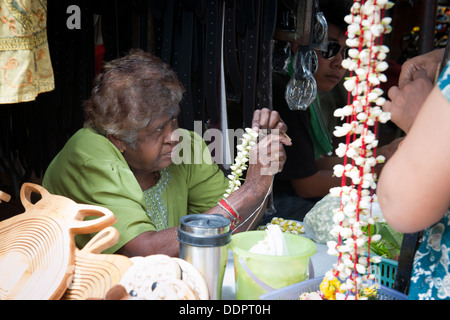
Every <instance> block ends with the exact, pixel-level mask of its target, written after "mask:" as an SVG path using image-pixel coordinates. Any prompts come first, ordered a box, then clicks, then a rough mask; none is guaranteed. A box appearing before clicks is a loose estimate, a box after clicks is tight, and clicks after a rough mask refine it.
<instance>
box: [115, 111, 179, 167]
mask: <svg viewBox="0 0 450 320" xmlns="http://www.w3.org/2000/svg"><path fill="white" fill-rule="evenodd" d="M179 113H180V108H179V107H177V108H176V111H175V112H174V113H172V114H165V115H161V116H158V117H156V118H155V119H153V120H152V122H151V123H150V124H149V125H148V126H147V127H145V128H144V129H141V130H139V132H138V136H137V143H136V149H135V150H133V149H131V148H127V149H126V151H125V152H124V153H123V156H124V158H125V160H126V161H127V163H128V165H129V166H130V168H131V170H132V171H133V172H155V171H158V170H161V169H164V168H167V167H168V166H169V165H170V164H171V163H172V159H171V155H172V150H173V148H174V147H175V146H176V145H177V143H178V142H179V141H178V137H177V135H176V134H173V133H174V131H175V130H176V129H178V121H177V117H178V114H179ZM172 134H173V135H172Z"/></svg>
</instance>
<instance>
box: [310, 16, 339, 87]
mask: <svg viewBox="0 0 450 320" xmlns="http://www.w3.org/2000/svg"><path fill="white" fill-rule="evenodd" d="M346 40H347V36H346V35H345V33H344V32H343V31H342V30H341V29H339V28H338V27H337V26H336V25H334V24H332V23H329V24H328V41H336V42H338V43H339V44H340V45H341V51H340V52H339V53H338V54H337V55H336V56H334V57H333V58H330V59H325V58H323V57H322V54H321V51H319V50H317V51H316V52H317V55H318V57H319V67H318V69H317V72H316V74H315V75H314V78H315V79H316V82H317V89H318V90H320V91H330V90H331V89H333V88H334V86H335V85H337V84H338V83H339V81H340V80H341V79H342V77H343V76H344V74H345V72H346V69H344V68H343V67H342V65H341V63H342V60H343V59H344V57H343V56H344V48H345V47H346V45H345V41H346Z"/></svg>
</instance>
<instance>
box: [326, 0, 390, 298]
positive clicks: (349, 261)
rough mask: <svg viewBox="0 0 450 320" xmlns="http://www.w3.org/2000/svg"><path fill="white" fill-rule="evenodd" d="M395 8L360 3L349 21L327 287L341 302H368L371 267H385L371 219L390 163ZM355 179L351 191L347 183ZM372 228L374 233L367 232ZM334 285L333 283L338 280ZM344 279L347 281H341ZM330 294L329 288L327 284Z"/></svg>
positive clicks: (368, 0)
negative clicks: (383, 128) (384, 135)
mask: <svg viewBox="0 0 450 320" xmlns="http://www.w3.org/2000/svg"><path fill="white" fill-rule="evenodd" d="M392 6H393V3H392V2H390V1H388V0H355V1H354V3H353V6H352V8H351V11H350V14H349V15H347V16H346V17H345V21H346V22H347V23H348V24H349V26H348V28H347V31H348V39H347V42H346V44H347V46H348V47H350V49H349V52H348V53H349V57H348V58H347V59H345V60H343V62H342V65H343V67H344V68H346V69H348V70H349V71H350V77H349V78H347V79H346V80H345V82H344V86H345V88H346V90H347V91H348V92H349V97H348V105H346V106H345V107H343V108H339V109H336V111H335V113H334V115H335V116H336V117H340V118H341V119H344V118H346V119H347V121H346V123H344V124H343V125H342V126H337V127H336V130H335V131H334V135H335V136H337V137H344V136H345V137H346V143H345V144H344V143H341V144H340V145H339V146H338V148H337V149H336V154H337V155H338V156H339V157H343V158H344V162H343V163H344V164H343V165H336V166H335V167H334V174H335V175H336V176H338V177H341V178H342V185H341V187H336V188H332V189H330V193H331V195H332V196H337V197H341V202H340V207H339V208H337V209H335V210H334V214H333V221H334V226H333V228H332V229H331V231H330V233H331V235H332V236H333V237H335V238H336V239H337V241H329V242H328V243H327V245H328V253H329V254H331V255H335V256H337V257H338V259H337V263H336V264H334V265H333V269H332V270H330V271H328V272H327V273H326V275H325V278H324V282H323V283H333V285H334V286H336V283H339V288H338V289H336V290H335V291H336V292H337V293H336V295H335V298H336V299H364V298H367V295H366V294H364V292H366V291H367V290H368V287H369V284H368V283H369V281H368V280H372V279H373V278H374V276H373V274H371V273H370V270H369V266H370V263H378V262H380V258H379V257H378V256H371V255H370V243H371V242H375V241H379V240H380V238H381V237H380V236H379V235H370V233H371V232H370V230H371V227H372V226H373V225H374V223H375V221H374V219H373V218H372V217H371V204H372V201H373V200H374V197H375V195H374V190H375V188H376V174H375V172H374V167H375V165H377V164H379V163H383V162H384V161H385V159H384V157H383V156H377V155H376V147H377V145H378V140H377V137H376V136H377V122H381V123H385V122H387V121H388V120H389V119H390V114H389V113H387V112H383V110H382V109H381V106H382V105H383V104H384V102H385V99H384V98H383V97H382V95H383V90H382V89H380V88H379V85H380V83H381V82H386V81H387V78H386V75H385V74H383V72H384V71H385V70H386V69H387V68H388V64H387V63H386V62H385V61H384V60H385V58H386V56H387V53H388V52H389V48H388V47H387V46H385V45H383V43H382V35H383V34H386V33H389V32H390V31H391V26H390V23H391V18H389V17H384V13H385V10H386V9H390V8H391V7H392ZM347 180H350V181H351V183H350V186H347V185H346V181H347ZM365 228H367V229H368V230H369V232H367V233H365V232H364V231H363V230H364V229H365ZM335 279H336V281H334V282H333V280H335ZM337 279H340V280H341V281H342V282H339V281H338V280H337ZM322 287H324V288H323V290H322V292H323V291H324V290H326V288H325V287H327V286H326V285H323V286H322Z"/></svg>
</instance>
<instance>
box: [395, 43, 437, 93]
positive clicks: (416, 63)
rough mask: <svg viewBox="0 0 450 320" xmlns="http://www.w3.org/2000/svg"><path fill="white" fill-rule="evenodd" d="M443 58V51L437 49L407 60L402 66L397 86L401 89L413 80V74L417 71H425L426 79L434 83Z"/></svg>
mask: <svg viewBox="0 0 450 320" xmlns="http://www.w3.org/2000/svg"><path fill="white" fill-rule="evenodd" d="M443 56H444V49H437V50H433V51H430V52H428V53H425V54H422V55H420V56H416V57H414V58H411V59H409V60H407V61H406V62H405V63H403V65H402V71H401V73H400V77H399V79H398V86H399V87H400V88H401V87H403V86H404V85H405V84H406V83H409V82H411V81H412V80H414V73H415V72H416V71H418V70H422V71H425V73H426V76H427V77H428V79H430V81H432V82H434V80H435V78H436V73H437V72H438V67H439V65H440V63H441V62H442V58H443Z"/></svg>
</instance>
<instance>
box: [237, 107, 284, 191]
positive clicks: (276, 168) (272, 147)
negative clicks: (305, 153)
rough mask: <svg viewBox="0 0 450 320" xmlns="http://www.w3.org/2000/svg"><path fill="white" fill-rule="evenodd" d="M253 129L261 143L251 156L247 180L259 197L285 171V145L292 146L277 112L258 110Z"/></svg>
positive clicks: (251, 152)
mask: <svg viewBox="0 0 450 320" xmlns="http://www.w3.org/2000/svg"><path fill="white" fill-rule="evenodd" d="M252 129H253V130H256V131H258V132H259V142H258V143H257V144H256V146H255V147H253V148H252V149H251V151H250V155H249V168H248V171H247V176H246V179H245V184H246V185H251V186H252V189H253V190H254V191H255V192H256V194H257V195H258V196H261V195H265V194H266V193H267V191H268V190H269V188H270V186H271V184H272V180H273V176H274V175H275V174H276V173H278V172H280V171H281V170H282V169H283V166H284V163H285V162H286V152H285V150H284V145H287V146H290V145H292V143H291V141H290V139H289V138H288V137H287V136H286V135H285V133H286V131H287V126H286V124H285V123H284V121H283V120H282V119H281V118H280V115H279V114H278V112H277V111H272V110H269V109H261V110H256V111H255V112H254V114H253V121H252Z"/></svg>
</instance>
